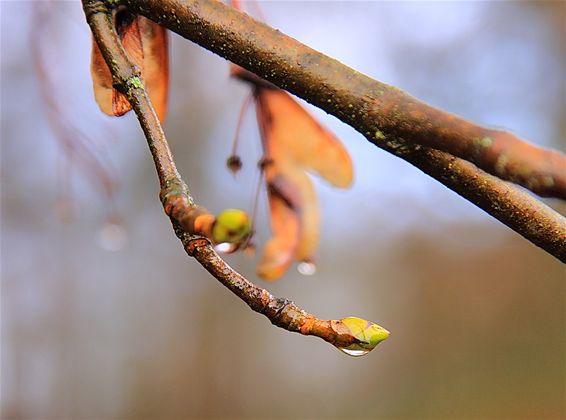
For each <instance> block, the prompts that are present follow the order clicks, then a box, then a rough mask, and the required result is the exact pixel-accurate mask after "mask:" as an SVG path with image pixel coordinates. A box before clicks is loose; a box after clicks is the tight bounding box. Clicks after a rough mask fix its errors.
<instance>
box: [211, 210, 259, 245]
mask: <svg viewBox="0 0 566 420" xmlns="http://www.w3.org/2000/svg"><path fill="white" fill-rule="evenodd" d="M251 231H252V223H251V221H250V218H249V217H248V215H247V214H246V212H245V211H243V210H240V209H226V210H224V211H223V212H221V213H220V214H219V215H218V216H217V217H216V220H215V222H214V225H213V226H212V238H211V239H212V241H213V242H214V243H216V244H219V243H223V242H226V243H230V244H239V243H242V242H243V241H244V240H245V239H246V238H247V237H248V236H249V235H250V233H251Z"/></svg>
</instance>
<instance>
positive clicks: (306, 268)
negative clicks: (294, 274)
mask: <svg viewBox="0 0 566 420" xmlns="http://www.w3.org/2000/svg"><path fill="white" fill-rule="evenodd" d="M297 271H298V272H299V273H301V274H302V275H303V276H312V275H313V274H314V273H316V264H315V263H313V262H312V261H302V262H300V263H299V265H297Z"/></svg>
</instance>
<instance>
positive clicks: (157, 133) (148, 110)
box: [83, 0, 389, 356]
mask: <svg viewBox="0 0 566 420" xmlns="http://www.w3.org/2000/svg"><path fill="white" fill-rule="evenodd" d="M83 8H84V11H85V15H86V19H87V22H88V24H89V25H90V28H91V30H92V33H93V36H94V39H95V40H96V42H97V44H98V46H99V48H100V51H101V53H102V55H103V57H104V60H105V61H106V63H107V65H108V67H109V68H110V70H111V72H112V75H113V80H114V82H113V85H114V87H115V88H116V89H118V90H119V91H120V92H122V93H124V94H125V95H126V96H127V97H128V100H129V101H130V103H131V105H132V108H133V109H134V111H135V112H136V115H137V117H138V120H139V122H140V125H141V126H142V129H143V131H144V133H145V136H146V139H147V141H148V144H149V148H150V151H151V154H152V156H153V160H154V163H155V168H156V170H157V174H158V176H159V180H160V184H161V190H160V198H161V201H162V203H163V207H164V209H165V212H166V213H167V215H168V216H169V217H170V219H171V222H172V224H173V228H174V230H175V233H176V235H177V237H178V238H179V239H180V240H181V242H182V243H183V246H184V248H185V250H186V252H187V253H188V254H189V255H190V256H193V257H194V258H195V259H196V260H197V261H198V262H199V263H200V264H201V265H202V266H203V267H204V268H205V269H206V270H208V272H210V273H211V274H212V275H213V276H214V277H215V278H216V279H218V280H219V281H220V282H221V283H222V284H223V285H224V286H226V287H227V288H228V289H230V291H232V292H233V293H234V294H235V295H237V296H238V297H239V298H240V299H242V300H243V301H244V302H246V303H247V304H248V305H249V306H250V308H252V309H253V310H254V311H256V312H258V313H260V314H263V315H265V316H266V317H267V318H268V319H269V320H270V321H271V322H272V323H273V324H274V325H276V326H278V327H281V328H283V329H286V330H288V331H292V332H298V333H301V334H303V335H313V336H317V337H320V338H322V339H323V340H325V341H327V342H329V343H331V344H332V345H334V346H336V347H338V348H339V349H340V350H342V351H344V352H345V353H347V354H350V355H354V356H359V355H362V354H365V353H368V352H369V351H371V350H372V349H373V348H374V347H375V346H376V345H377V344H379V342H381V341H383V340H384V339H385V338H387V337H388V335H389V332H388V331H387V330H385V329H384V328H382V327H380V326H379V325H377V324H373V323H371V322H368V321H366V320H363V319H360V318H356V317H347V318H343V319H340V320H321V319H318V318H316V317H315V316H314V315H311V314H309V313H307V312H305V311H303V310H302V309H300V308H299V307H298V306H297V305H295V304H294V303H293V302H291V301H289V300H287V299H281V298H276V297H274V296H272V295H271V294H270V293H269V292H268V291H267V290H265V289H262V288H261V287H258V286H256V285H254V284H253V283H251V282H250V281H248V280H246V279H245V278H244V277H242V276H241V275H240V274H238V273H237V272H236V271H234V270H233V269H232V268H231V267H230V266H229V265H228V264H227V263H226V262H225V261H224V260H222V259H221V258H220V257H219V256H218V254H216V252H215V251H214V249H213V248H212V246H211V243H210V241H209V239H208V238H204V237H202V236H198V235H196V234H195V233H199V232H197V229H195V227H194V223H193V222H194V221H195V220H196V218H197V217H198V216H199V215H201V216H202V212H203V210H202V208H200V207H198V206H195V205H194V202H193V199H192V198H191V197H190V195H189V190H188V187H187V185H186V184H185V183H184V182H183V180H182V179H181V177H180V175H179V173H178V172H177V169H176V168H175V163H174V161H173V157H172V154H171V151H170V149H169V145H168V143H167V139H166V138H165V134H164V132H163V130H162V128H161V124H160V122H159V119H158V117H157V114H156V113H155V110H154V109H153V106H152V104H151V101H150V99H149V95H148V94H147V92H146V90H145V87H144V85H143V80H142V79H141V78H140V74H139V71H138V70H137V68H136V67H135V66H134V65H133V64H132V63H131V62H130V60H129V58H128V56H127V55H126V52H125V51H124V48H123V47H122V44H121V43H120V41H119V40H118V37H117V35H116V33H115V32H114V28H113V26H112V21H111V17H110V14H109V10H108V8H107V6H106V5H105V4H104V3H103V2H102V1H101V0H83Z"/></svg>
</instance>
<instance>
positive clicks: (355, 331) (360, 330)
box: [341, 316, 389, 351]
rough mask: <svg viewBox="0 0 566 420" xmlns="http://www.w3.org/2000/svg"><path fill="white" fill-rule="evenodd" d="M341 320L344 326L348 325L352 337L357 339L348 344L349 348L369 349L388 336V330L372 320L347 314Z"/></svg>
mask: <svg viewBox="0 0 566 420" xmlns="http://www.w3.org/2000/svg"><path fill="white" fill-rule="evenodd" d="M341 321H342V323H343V324H344V325H345V326H346V327H348V329H349V330H350V333H351V334H352V335H353V336H354V338H356V339H357V340H359V342H358V343H354V344H352V345H351V346H348V349H349V350H366V351H370V350H373V349H374V348H375V346H377V345H378V344H379V343H381V342H382V341H383V340H385V339H386V338H387V337H389V331H387V330H386V329H385V328H383V327H381V326H379V325H377V324H374V323H373V322H369V321H366V320H365V319H362V318H358V317H355V316H349V317H347V318H344V319H342V320H341Z"/></svg>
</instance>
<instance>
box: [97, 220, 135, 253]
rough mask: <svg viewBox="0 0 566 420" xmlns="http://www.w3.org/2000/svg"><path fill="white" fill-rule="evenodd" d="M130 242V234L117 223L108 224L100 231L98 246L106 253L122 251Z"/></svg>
mask: <svg viewBox="0 0 566 420" xmlns="http://www.w3.org/2000/svg"><path fill="white" fill-rule="evenodd" d="M126 242H128V232H126V229H125V228H124V226H123V225H122V224H121V223H119V222H116V221H113V222H107V223H105V224H104V226H103V227H102V228H101V229H100V230H99V231H98V245H99V246H100V247H101V248H102V249H105V250H106V251H120V250H121V249H122V248H124V246H126Z"/></svg>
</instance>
